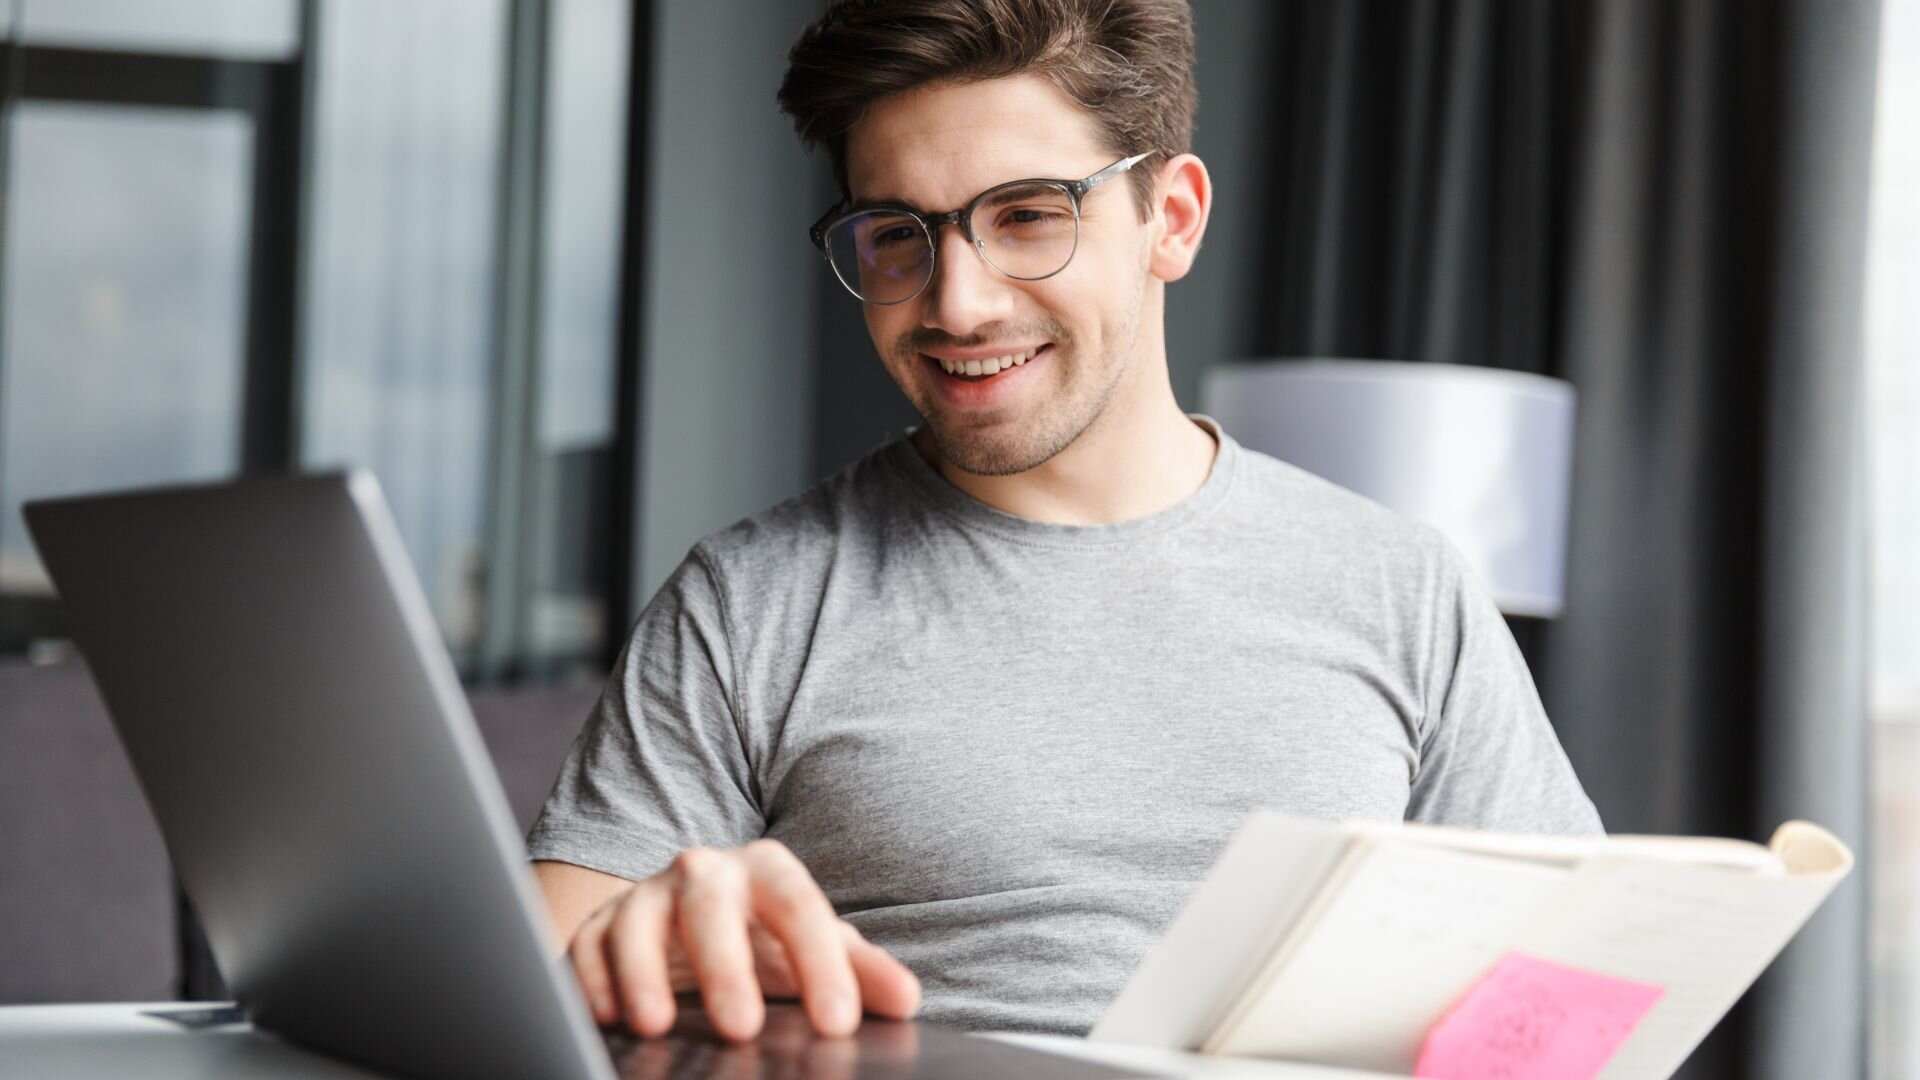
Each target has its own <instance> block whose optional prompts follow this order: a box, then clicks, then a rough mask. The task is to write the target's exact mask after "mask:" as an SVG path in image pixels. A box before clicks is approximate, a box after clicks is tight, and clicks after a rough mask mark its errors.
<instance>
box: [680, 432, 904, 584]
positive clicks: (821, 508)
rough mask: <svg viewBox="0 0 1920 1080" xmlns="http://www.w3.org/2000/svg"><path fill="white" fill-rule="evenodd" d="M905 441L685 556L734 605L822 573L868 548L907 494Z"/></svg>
mask: <svg viewBox="0 0 1920 1080" xmlns="http://www.w3.org/2000/svg"><path fill="white" fill-rule="evenodd" d="M904 445H905V444H904V443H903V442H901V441H897V440H896V441H893V442H889V443H885V444H883V445H881V446H879V447H876V448H875V449H874V450H872V451H870V452H868V453H867V454H866V455H865V456H863V457H861V458H860V459H858V460H856V461H854V462H852V463H851V464H849V465H847V466H846V467H845V468H842V469H841V470H840V471H839V472H837V473H834V474H833V475H831V476H829V477H827V478H826V479H824V480H821V481H820V482H819V483H817V484H815V485H814V486H813V487H811V488H808V489H807V490H806V491H803V492H801V493H800V494H798V495H795V496H794V497H792V498H790V499H787V500H786V501H784V502H781V503H778V504H776V505H774V506H770V507H768V508H767V509H765V510H762V511H760V512H759V513H757V514H753V515H751V516H749V517H745V518H742V519H740V520H739V521H736V522H734V523H733V524H731V525H728V526H727V527H726V528H723V529H720V530H718V531H717V532H714V533H711V534H709V535H708V536H706V537H705V538H703V539H702V540H701V541H700V542H699V543H697V544H695V545H694V546H693V549H692V551H691V552H690V553H689V555H688V559H689V561H692V562H697V563H698V564H700V565H701V566H702V568H703V569H704V570H705V571H706V572H707V574H708V575H709V576H710V577H712V578H713V579H714V582H715V584H716V585H717V586H719V587H721V588H722V589H723V590H724V591H725V592H727V593H728V594H730V596H729V598H730V599H731V600H733V601H734V602H735V603H739V602H742V601H743V600H745V599H746V597H745V596H741V595H737V594H742V593H762V592H764V591H765V590H766V589H768V588H771V587H775V586H789V587H790V586H793V585H799V584H801V583H804V582H805V581H807V580H808V579H810V578H816V577H818V576H819V575H821V574H824V573H825V572H827V570H828V568H830V567H831V565H832V564H833V562H834V561H835V559H836V558H838V557H840V555H841V554H842V552H843V551H845V550H846V549H848V548H854V549H859V550H867V549H871V548H872V547H873V546H875V545H877V544H878V543H879V541H880V537H881V536H882V535H883V534H884V533H885V531H886V530H887V529H888V527H889V519H890V518H893V517H897V516H898V515H900V514H901V512H902V509H903V506H904V505H905V504H906V503H907V502H908V501H909V500H910V497H911V491H910V489H909V485H907V484H905V483H904V482H903V479H902V477H901V476H900V475H899V474H900V467H899V462H898V460H897V456H898V454H899V453H900V452H901V450H902V448H903V447H904Z"/></svg>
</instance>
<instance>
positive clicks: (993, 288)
mask: <svg viewBox="0 0 1920 1080" xmlns="http://www.w3.org/2000/svg"><path fill="white" fill-rule="evenodd" d="M933 240H934V243H935V244H936V245H937V246H938V247H939V250H940V257H939V258H937V259H935V260H934V270H933V278H932V280H930V281H928V282H927V288H926V291H925V292H924V293H922V294H921V296H920V299H921V304H922V306H921V315H920V323H921V325H923V326H928V327H932V328H934V329H938V330H944V331H945V332H947V333H948V334H951V335H953V336H954V337H964V336H965V335H967V334H971V333H973V332H974V331H975V330H977V329H979V328H980V327H982V326H984V325H986V324H988V323H993V322H999V321H1001V320H1003V319H1005V318H1007V317H1008V316H1009V315H1011V314H1012V313H1013V287H1012V283H1011V282H1010V281H1009V280H1008V279H1007V278H1004V277H1002V276H1001V275H1000V274H999V273H998V272H997V271H995V270H994V269H993V267H991V266H988V265H987V264H986V262H985V260H983V259H981V258H980V255H979V253H978V252H976V251H974V249H973V242H972V241H971V240H968V239H967V234H966V231H965V230H964V229H962V228H961V227H960V226H959V225H942V226H941V227H940V229H939V230H938V231H937V232H936V233H935V234H934V238H933Z"/></svg>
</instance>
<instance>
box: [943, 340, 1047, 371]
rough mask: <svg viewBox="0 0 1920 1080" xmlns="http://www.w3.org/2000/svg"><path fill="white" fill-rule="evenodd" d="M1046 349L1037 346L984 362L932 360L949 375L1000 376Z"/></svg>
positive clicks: (993, 357)
mask: <svg viewBox="0 0 1920 1080" xmlns="http://www.w3.org/2000/svg"><path fill="white" fill-rule="evenodd" d="M1045 347H1046V346H1044V345H1042V346H1037V347H1035V348H1031V349H1027V350H1026V351H1024V352H1015V353H1008V354H1007V355H1005V356H989V357H987V358H986V359H984V360H949V359H946V358H945V357H940V356H935V357H932V358H931V359H932V360H933V361H934V362H935V363H937V364H939V365H940V368H941V370H943V371H945V372H946V373H947V374H949V375H959V376H987V375H998V374H999V373H1000V372H1002V371H1005V370H1006V369H1008V368H1014V367H1019V366H1020V365H1022V364H1024V363H1026V362H1027V361H1029V360H1031V359H1033V357H1034V354H1036V353H1038V352H1039V351H1040V350H1041V349H1043V348H1045Z"/></svg>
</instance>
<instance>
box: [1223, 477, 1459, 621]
mask: <svg viewBox="0 0 1920 1080" xmlns="http://www.w3.org/2000/svg"><path fill="white" fill-rule="evenodd" d="M1237 449H1238V453H1239V461H1238V463H1237V470H1238V473H1239V475H1238V477H1237V478H1236V486H1237V487H1243V490H1242V491H1241V492H1240V494H1241V496H1242V497H1241V498H1240V499H1238V500H1236V502H1237V508H1236V510H1237V514H1238V516H1239V518H1240V520H1241V522H1242V526H1243V527H1246V528H1251V529H1255V530H1257V531H1258V533H1259V534H1260V535H1261V536H1264V537H1267V538H1268V539H1269V541H1270V543H1272V544H1273V545H1274V549H1275V550H1274V552H1273V553H1274V554H1275V555H1277V556H1281V557H1284V558H1286V559H1288V560H1289V561H1293V562H1299V561H1305V562H1310V563H1313V564H1317V565H1319V566H1321V567H1322V568H1324V569H1326V570H1327V571H1328V572H1331V573H1336V574H1338V575H1340V576H1348V575H1355V574H1361V575H1368V576H1373V575H1385V577H1386V578H1387V579H1388V580H1390V581H1393V582H1396V583H1399V584H1402V585H1405V584H1411V583H1425V584H1426V585H1428V586H1430V587H1432V586H1444V585H1447V584H1450V583H1451V581H1452V580H1453V579H1454V577H1455V576H1456V575H1457V574H1458V573H1459V571H1460V568H1461V556H1460V554H1459V552H1458V550H1457V549H1456V548H1455V547H1454V545H1453V543H1452V541H1450V540H1448V539H1447V537H1446V535H1445V534H1444V533H1442V532H1441V531H1440V530H1439V529H1436V528H1434V527H1433V526H1432V525H1429V524H1427V523H1425V522H1422V521H1417V520H1415V519H1413V518H1410V517H1406V516H1404V515H1402V514H1400V513H1397V512H1395V511H1393V510H1390V509H1388V508H1387V507H1385V506H1382V505H1381V504H1379V503H1377V502H1375V501H1373V500H1372V499H1369V498H1367V497H1365V496H1363V495H1360V494H1358V493H1356V492H1353V491H1350V490H1348V489H1346V488H1343V487H1341V486H1339V485H1338V484H1335V483H1333V482H1331V481H1329V480H1325V479H1323V478H1321V477H1319V476H1316V475H1314V474H1313V473H1310V472H1308V471H1306V470H1305V469H1302V468H1300V467H1299V466H1297V465H1292V464H1289V463H1288V462H1285V461H1281V460H1280V459H1278V458H1275V457H1271V456H1269V455H1267V454H1263V453H1260V452H1259V451H1257V450H1251V449H1248V448H1246V447H1244V446H1240V447H1238V448H1237ZM1423 591H1424V590H1423Z"/></svg>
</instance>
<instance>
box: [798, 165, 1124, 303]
mask: <svg viewBox="0 0 1920 1080" xmlns="http://www.w3.org/2000/svg"><path fill="white" fill-rule="evenodd" d="M1153 154H1154V152H1153V151H1151V150H1149V151H1147V152H1146V153H1144V154H1135V155H1133V156H1132V157H1124V158H1121V159H1120V160H1119V161H1116V162H1114V163H1113V164H1111V165H1109V166H1107V167H1106V168H1104V169H1101V170H1100V171H1099V172H1097V173H1094V174H1093V175H1092V176H1088V177H1084V178H1082V179H1079V180H1058V179H1055V178H1053V177H1033V178H1030V179H1026V180H1009V181H1007V182H1006V183H1004V184H995V185H993V186H992V187H990V188H988V189H987V190H985V191H983V192H981V193H980V194H978V195H975V196H974V197H973V198H971V199H969V200H967V205H965V206H963V207H961V208H960V209H958V210H949V211H947V212H946V213H944V214H929V213H925V212H923V211H920V210H916V209H914V208H913V207H911V206H907V205H905V204H902V203H881V204H878V205H875V206H863V207H861V208H860V209H858V210H847V209H845V206H846V200H845V199H842V200H841V201H839V202H837V203H834V204H833V206H832V207H830V208H829V209H828V210H827V212H826V213H825V214H822V215H821V216H820V220H819V221H816V222H814V223H813V224H812V225H811V226H810V227H809V228H808V229H807V238H808V239H810V240H812V241H813V246H814V247H815V248H818V249H819V251H820V257H821V258H823V259H825V260H827V266H828V267H829V268H830V269H832V270H833V276H834V277H835V278H836V279H838V280H839V282H840V284H841V285H842V286H843V287H844V288H845V289H846V290H847V291H848V292H850V293H852V294H853V298H854V299H855V300H858V301H860V302H861V303H863V304H873V305H875V306H876V307H892V306H893V305H895V304H904V303H906V302H907V301H909V300H912V299H913V298H914V297H917V296H919V295H920V294H921V293H923V292H925V291H927V286H928V285H929V284H931V283H932V281H933V275H934V274H935V273H936V272H938V271H939V269H940V244H939V240H938V237H939V235H940V226H942V225H957V226H959V228H960V231H961V232H962V233H964V234H965V235H966V238H967V242H968V243H971V244H972V245H973V253H974V254H975V255H977V256H979V258H980V261H981V262H983V263H985V264H986V265H987V266H988V267H989V268H990V269H992V270H993V271H994V272H995V273H998V274H1004V275H1006V276H1007V277H1010V278H1012V279H1014V280H1015V281H1045V280H1046V279H1047V278H1050V277H1052V276H1054V275H1055V274H1058V273H1059V272H1060V271H1062V270H1065V269H1066V268H1067V267H1068V266H1069V265H1070V264H1072V262H1073V256H1074V255H1075V254H1076V253H1077V252H1079V250H1080V200H1081V199H1083V198H1085V197H1086V194H1087V192H1089V191H1092V190H1093V189H1094V188H1097V187H1099V186H1100V185H1101V184H1104V183H1106V182H1107V181H1109V180H1111V179H1113V178H1114V177H1116V176H1119V175H1120V174H1121V173H1124V172H1126V171H1127V170H1128V169H1131V168H1133V167H1134V166H1135V165H1138V164H1140V163H1141V162H1143V161H1145V160H1147V159H1148V158H1150V157H1152V156H1153ZM1028 184H1046V185H1049V186H1052V187H1057V188H1059V189H1061V190H1062V191H1065V192H1066V193H1067V200H1068V201H1069V202H1071V203H1072V204H1073V250H1071V251H1069V252H1067V257H1066V259H1064V260H1063V261H1062V262H1061V263H1060V265H1059V266H1058V267H1056V268H1055V269H1053V270H1050V271H1048V272H1046V273H1044V274H1040V275H1038V276H1035V277H1021V276H1020V275H1018V274H1008V273H1007V272H1006V271H1005V270H1002V269H1000V268H999V267H998V266H995V265H994V263H993V260H992V259H990V258H988V257H987V252H986V244H985V241H983V240H981V239H980V237H979V236H978V235H977V234H975V233H974V231H973V212H974V210H975V209H977V208H978V207H979V205H980V203H981V202H982V201H983V200H985V199H986V198H987V196H989V195H992V194H993V193H994V192H996V191H1002V190H1004V189H1006V188H1011V187H1022V186H1025V185H1028ZM882 212H884V213H893V214H900V215H902V216H904V217H910V218H912V219H914V220H915V221H917V222H919V223H920V228H921V230H922V231H923V232H925V233H926V235H927V247H928V248H929V249H930V250H931V251H932V258H931V259H930V260H929V261H928V263H927V276H926V279H925V280H923V281H922V282H920V287H919V288H917V289H915V290H914V291H913V292H912V293H911V294H909V295H907V296H903V297H901V298H900V299H898V300H869V299H867V298H866V297H864V296H861V295H860V290H858V289H856V288H854V287H853V284H852V283H851V282H849V281H848V280H847V275H845V274H843V273H841V272H840V267H839V266H838V265H837V264H835V263H834V261H833V250H832V249H831V248H830V247H828V246H827V234H828V233H830V232H832V231H833V230H834V229H835V228H837V227H838V226H839V225H840V224H841V223H842V222H844V221H849V220H852V219H853V218H857V217H861V216H862V215H865V214H873V213H882Z"/></svg>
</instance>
